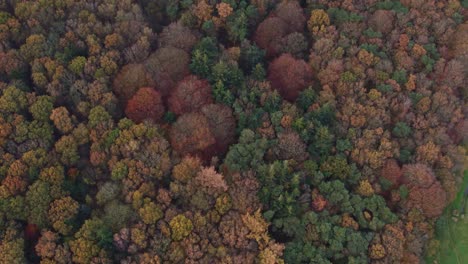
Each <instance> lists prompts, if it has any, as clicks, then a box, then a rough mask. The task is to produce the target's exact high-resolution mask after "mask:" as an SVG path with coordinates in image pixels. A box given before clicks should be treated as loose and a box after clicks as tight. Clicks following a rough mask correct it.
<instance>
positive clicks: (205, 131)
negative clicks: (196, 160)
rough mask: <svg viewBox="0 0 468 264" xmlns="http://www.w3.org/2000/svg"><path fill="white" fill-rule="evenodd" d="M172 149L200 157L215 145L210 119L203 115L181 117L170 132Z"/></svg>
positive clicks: (193, 114)
mask: <svg viewBox="0 0 468 264" xmlns="http://www.w3.org/2000/svg"><path fill="white" fill-rule="evenodd" d="M170 141H171V145H172V147H173V148H174V149H175V150H176V151H178V152H179V153H181V154H183V155H185V154H194V155H199V154H201V152H202V151H203V150H205V149H206V148H207V147H209V146H211V145H212V144H214V143H215V138H214V136H213V134H212V133H211V131H210V127H209V123H208V119H207V118H206V117H205V116H204V115H203V114H201V113H189V114H184V115H182V116H180V117H179V118H178V119H177V121H176V122H175V123H174V124H173V125H172V127H171V130H170Z"/></svg>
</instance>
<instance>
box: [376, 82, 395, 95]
mask: <svg viewBox="0 0 468 264" xmlns="http://www.w3.org/2000/svg"><path fill="white" fill-rule="evenodd" d="M377 90H379V92H382V93H390V92H392V91H393V88H392V86H391V85H390V84H378V85H377Z"/></svg>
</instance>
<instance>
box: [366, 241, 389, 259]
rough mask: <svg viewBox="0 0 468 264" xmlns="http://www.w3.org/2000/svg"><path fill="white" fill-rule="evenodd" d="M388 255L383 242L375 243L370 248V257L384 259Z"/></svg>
mask: <svg viewBox="0 0 468 264" xmlns="http://www.w3.org/2000/svg"><path fill="white" fill-rule="evenodd" d="M385 255H386V252H385V248H384V246H382V244H373V245H371V246H370V248H369V257H370V258H371V259H382V258H384V257H385Z"/></svg>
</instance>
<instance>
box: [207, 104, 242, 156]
mask: <svg viewBox="0 0 468 264" xmlns="http://www.w3.org/2000/svg"><path fill="white" fill-rule="evenodd" d="M201 112H202V113H203V115H204V116H205V117H206V119H207V121H208V126H209V127H210V131H211V133H212V135H213V137H214V139H215V144H214V145H213V146H211V147H210V149H208V150H206V152H205V153H206V154H207V155H208V156H212V155H223V154H224V153H226V151H227V150H228V147H229V146H230V145H231V144H232V143H233V142H234V140H235V128H236V120H235V118H234V115H233V113H232V109H231V108H230V107H228V106H225V105H221V104H209V105H205V106H203V108H202V109H201Z"/></svg>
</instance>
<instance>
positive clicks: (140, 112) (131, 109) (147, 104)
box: [125, 87, 165, 123]
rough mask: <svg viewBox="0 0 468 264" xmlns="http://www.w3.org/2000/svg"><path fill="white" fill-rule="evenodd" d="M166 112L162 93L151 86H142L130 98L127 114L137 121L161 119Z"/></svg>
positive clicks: (126, 109)
mask: <svg viewBox="0 0 468 264" xmlns="http://www.w3.org/2000/svg"><path fill="white" fill-rule="evenodd" d="M164 113H165V110H164V105H163V102H162V99H161V95H160V93H159V92H157V91H156V90H155V89H153V88H151V87H143V88H140V89H139V90H138V91H137V92H136V94H135V95H134V96H133V97H132V99H130V100H129V101H128V103H127V107H126V108H125V114H126V115H127V117H128V118H130V119H131V120H132V121H134V122H135V123H140V122H142V121H144V120H146V119H149V120H153V121H155V122H157V121H159V120H160V119H161V118H162V117H163V115H164Z"/></svg>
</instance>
